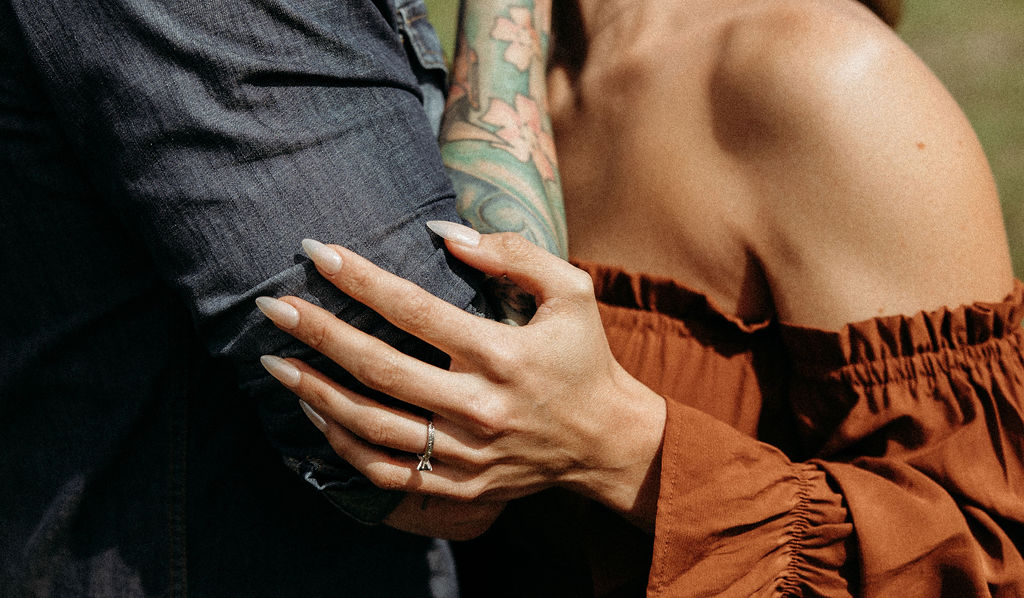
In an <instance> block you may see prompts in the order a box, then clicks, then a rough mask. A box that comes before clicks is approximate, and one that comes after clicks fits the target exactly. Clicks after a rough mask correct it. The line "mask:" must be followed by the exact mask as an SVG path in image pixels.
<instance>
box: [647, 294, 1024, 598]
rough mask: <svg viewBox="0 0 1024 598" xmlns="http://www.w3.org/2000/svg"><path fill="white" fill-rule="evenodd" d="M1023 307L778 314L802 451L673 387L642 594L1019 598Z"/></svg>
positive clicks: (1013, 302) (1013, 303)
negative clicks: (809, 323) (838, 315)
mask: <svg viewBox="0 0 1024 598" xmlns="http://www.w3.org/2000/svg"><path fill="white" fill-rule="evenodd" d="M1022 303H1024V285H1022V284H1021V283H1019V282H1018V283H1016V285H1015V287H1014V290H1013V292H1012V293H1011V294H1010V295H1009V296H1008V297H1007V299H1006V300H1004V301H1003V302H1000V303H992V304H980V303H979V304H974V305H972V306H966V307H960V308H955V309H953V308H948V309H947V308H944V309H940V310H936V311H932V312H927V313H919V314H917V315H914V316H894V317H883V318H876V319H872V320H868V321H865V322H861V323H856V324H851V325H848V326H846V327H845V328H844V329H843V330H841V331H839V332H826V331H821V330H812V329H806V328H798V327H792V326H782V327H781V335H782V338H783V339H784V340H785V347H786V350H787V352H788V354H789V355H788V357H789V358H790V359H789V360H787V361H789V362H790V363H791V364H792V372H790V374H789V375H788V376H786V378H785V379H786V382H785V384H786V385H787V388H786V390H785V396H786V397H788V402H789V405H790V407H791V409H792V411H793V414H794V416H795V420H796V422H797V426H796V428H797V430H798V435H799V437H800V438H799V441H800V445H801V446H802V447H803V449H804V453H805V455H806V456H808V457H809V458H807V459H801V460H794V459H791V458H790V457H789V456H787V455H786V454H785V453H783V452H782V451H781V450H779V449H777V448H775V447H774V446H772V445H770V444H767V443H765V442H760V441H758V440H754V439H752V438H751V437H750V436H749V435H746V434H743V433H741V432H739V431H737V430H736V429H735V428H733V427H732V426H730V425H728V424H726V423H723V422H721V421H720V420H719V419H717V418H715V417H712V416H710V415H707V414H705V413H702V412H701V411H700V410H697V409H694V408H693V407H690V406H687V405H684V404H683V403H682V402H678V401H674V400H672V399H669V400H668V420H667V424H666V432H665V442H664V452H663V457H662V474H661V492H660V497H659V502H658V514H657V521H656V531H655V545H654V557H653V564H652V568H651V573H650V578H649V585H648V595H649V596H672V597H677V596H846V595H856V596H899V597H901V598H909V597H912V596H927V597H934V596H951V597H952V596H956V597H965V596H990V595H991V596H1022V595H1024V560H1022V557H1021V551H1022V550H1024V357H1022V353H1021V345H1022V336H1024V330H1022V328H1021V326H1020V323H1021V319H1022V317H1024V305H1022Z"/></svg>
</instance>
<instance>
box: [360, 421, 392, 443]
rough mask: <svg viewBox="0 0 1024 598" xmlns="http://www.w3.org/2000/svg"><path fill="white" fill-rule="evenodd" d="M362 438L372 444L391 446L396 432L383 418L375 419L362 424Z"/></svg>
mask: <svg viewBox="0 0 1024 598" xmlns="http://www.w3.org/2000/svg"><path fill="white" fill-rule="evenodd" d="M359 432H360V436H362V437H363V439H364V440H366V441H367V442H370V443H372V444H376V445H380V446H391V443H392V441H393V440H394V430H393V428H392V427H391V426H390V425H388V422H387V421H385V419H384V418H383V417H380V416H378V417H374V418H372V419H367V420H363V421H362V422H361V423H360V430H359Z"/></svg>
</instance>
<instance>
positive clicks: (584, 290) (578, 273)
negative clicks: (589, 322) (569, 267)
mask: <svg viewBox="0 0 1024 598" xmlns="http://www.w3.org/2000/svg"><path fill="white" fill-rule="evenodd" d="M566 285H567V288H568V290H569V293H570V295H571V296H572V297H574V298H577V299H590V298H591V297H593V296H594V279H593V278H591V277H590V274H588V273H587V272H584V271H583V270H580V269H575V270H573V272H572V274H571V275H569V276H568V277H567V278H566Z"/></svg>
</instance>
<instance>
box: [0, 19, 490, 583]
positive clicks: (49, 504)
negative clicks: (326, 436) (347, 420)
mask: <svg viewBox="0 0 1024 598" xmlns="http://www.w3.org/2000/svg"><path fill="white" fill-rule="evenodd" d="M399 4H400V6H399V7H397V8H396V7H395V6H393V5H392V3H391V1H390V0H372V1H371V0H216V1H212V2H195V1H191V0H166V1H159V0H2V1H0V245H2V251H0V281H2V282H3V288H4V294H3V299H2V300H0V301H2V304H0V595H2V596H23V595H24V596H37V595H38V596H81V595H90V596H185V595H186V594H187V595H190V596H215V597H220V596H330V595H337V596H383V597H392V596H396V597H402V596H430V595H444V591H445V583H444V580H445V576H446V575H448V574H450V573H451V571H450V570H448V569H446V567H445V566H443V564H442V565H438V557H439V555H441V556H443V551H442V552H438V545H437V543H436V542H434V541H432V540H429V539H425V538H419V537H414V536H410V535H406V534H402V533H399V532H396V531H394V530H390V529H389V528H386V527H384V526H366V525H362V524H359V523H356V522H355V521H354V520H353V519H352V518H351V517H349V516H346V515H344V514H342V513H341V512H340V511H339V509H337V508H335V506H337V507H341V508H342V509H344V510H346V511H347V512H348V513H349V514H350V515H351V516H353V517H355V518H358V519H362V520H366V521H370V522H373V521H377V520H379V519H380V518H381V517H383V515H384V514H385V513H386V512H387V511H388V509H389V508H390V507H391V506H392V505H393V504H394V498H395V497H394V496H392V495H388V494H385V493H382V492H380V491H377V490H375V489H373V488H372V487H370V486H369V485H368V484H367V483H366V482H365V480H363V479H362V478H360V477H358V476H356V475H354V474H353V472H352V470H350V469H348V468H347V467H346V466H345V465H344V464H342V463H340V462H339V461H338V459H337V457H335V456H334V455H333V453H332V452H331V451H330V449H329V447H328V446H327V445H326V444H325V442H324V441H323V438H322V437H321V435H320V434H319V433H318V432H317V431H316V430H315V429H314V428H313V427H312V426H311V425H310V424H309V422H308V421H307V420H306V419H305V417H304V416H303V415H302V414H301V412H300V411H299V410H298V409H297V404H296V400H295V398H294V397H293V396H292V395H291V394H290V393H288V392H286V391H284V390H283V389H282V388H281V387H280V385H278V384H277V383H276V382H274V381H272V380H271V379H269V377H268V376H267V375H266V374H265V372H264V371H263V370H262V368H261V367H260V366H259V364H258V361H257V359H258V357H259V356H260V355H262V354H265V353H273V354H278V355H298V356H303V357H310V356H309V352H308V350H307V349H305V348H304V347H302V346H299V345H298V344H296V343H295V342H294V341H291V340H290V338H289V337H287V336H286V335H284V334H282V333H280V332H279V331H277V330H276V329H275V328H274V327H273V326H272V325H270V324H269V322H267V321H266V319H265V318H264V317H263V316H262V315H260V314H259V313H258V312H257V311H256V309H255V307H254V303H253V300H254V299H255V298H256V297H257V296H260V295H271V296H280V295H284V294H294V295H298V296H301V297H305V298H308V299H310V300H313V301H315V302H317V303H320V304H322V305H324V306H326V307H328V308H330V309H332V310H333V311H335V312H336V313H339V314H341V315H342V316H343V317H344V318H345V319H347V320H348V321H350V322H353V323H354V324H356V325H358V326H360V327H362V328H363V329H365V330H368V331H371V332H372V333H374V334H377V335H379V336H381V337H383V338H385V339H386V340H388V341H389V342H392V343H394V344H396V345H399V346H401V347H402V348H403V349H405V350H407V351H411V352H414V353H416V354H418V355H422V356H427V357H428V358H430V359H435V360H438V361H441V360H443V355H440V354H437V353H435V352H432V351H431V350H429V349H428V348H426V347H424V346H422V345H420V344H418V343H417V342H415V341H413V340H411V339H410V338H408V337H407V336H405V335H402V334H399V333H398V332H397V331H396V330H395V329H393V328H391V327H389V326H388V325H386V324H385V323H384V322H382V320H380V319H379V318H378V317H376V316H375V315H374V314H372V313H369V312H368V311H367V310H366V309H365V308H363V307H361V306H359V305H357V304H354V303H353V302H351V301H350V300H347V299H346V298H344V297H342V296H341V295H340V294H339V293H338V292H337V291H336V290H335V289H333V288H332V287H330V286H329V285H327V283H325V282H324V281H323V280H322V279H320V278H319V276H318V275H317V274H316V272H315V271H314V270H313V269H312V267H311V265H310V263H309V262H308V260H306V259H305V258H304V257H301V256H300V254H299V242H300V240H301V239H302V238H304V237H311V238H315V239H319V240H322V241H325V242H338V243H343V244H345V245H347V246H348V247H350V248H352V249H354V250H356V251H358V252H360V253H362V254H364V255H366V256H368V257H369V258H371V259H373V260H374V261H376V262H377V263H378V264H380V265H382V266H383V267H385V268H388V269H390V270H392V271H394V272H396V273H397V274H399V275H401V276H404V277H406V278H409V279H411V280H413V281H415V282H416V283H418V284H420V285H421V286H423V287H425V288H427V289H428V290H430V291H432V292H433V293H435V294H437V295H439V296H441V297H442V298H444V299H447V300H448V301H450V302H452V303H454V304H456V305H459V306H461V307H465V308H467V309H471V304H473V303H474V302H475V301H476V294H475V292H474V289H473V284H472V281H471V278H469V275H468V274H467V273H466V272H464V271H461V270H457V269H455V268H457V266H456V265H453V264H449V263H448V262H447V260H446V258H445V255H444V253H443V252H442V250H441V249H440V247H439V245H438V244H437V243H436V241H435V240H433V239H432V238H431V237H430V236H429V235H428V233H427V231H426V229H425V228H424V226H423V222H424V221H426V220H428V219H455V218H456V216H455V213H454V206H453V195H454V194H453V191H452V189H451V186H450V183H449V181H448V180H447V178H446V177H445V176H444V174H443V170H442V165H441V161H440V158H439V154H438V151H437V148H436V144H435V141H434V131H432V130H431V124H430V122H429V119H428V117H427V116H426V115H425V111H424V104H426V106H427V107H428V108H429V109H430V110H431V111H432V112H434V113H435V115H436V114H437V113H438V112H439V110H440V103H441V101H442V99H441V96H440V92H439V90H438V84H439V83H441V82H443V78H444V72H443V61H442V58H441V55H440V49H439V47H438V45H437V39H436V36H435V35H434V33H433V30H432V29H431V28H430V26H429V24H428V22H427V21H426V19H424V18H423V17H424V16H425V13H424V9H423V6H422V3H421V2H420V0H413V1H405V0H403V1H401V2H399ZM424 90H426V92H424ZM467 281H470V282H467ZM320 365H321V366H323V364H320ZM324 367H326V366H324ZM239 388H241V389H243V390H241V391H240V390H239ZM282 461H284V462H285V463H287V464H288V465H290V466H291V467H292V469H293V470H294V471H295V472H297V473H298V474H299V476H296V475H295V473H294V472H290V471H288V470H287V468H286V467H285V466H283V465H282ZM302 478H305V479H306V482H308V483H306V482H303V481H302ZM317 488H319V490H318V489H317ZM325 497H326V498H327V499H328V500H324V499H325ZM331 502H333V503H335V505H333V506H332V505H331V504H330V503H331ZM443 560H444V559H441V561H443ZM432 583H433V589H431V584H432Z"/></svg>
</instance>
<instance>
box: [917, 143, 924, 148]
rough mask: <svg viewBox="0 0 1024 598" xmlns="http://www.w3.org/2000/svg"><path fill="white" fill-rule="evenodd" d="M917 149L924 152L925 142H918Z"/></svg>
mask: <svg viewBox="0 0 1024 598" xmlns="http://www.w3.org/2000/svg"><path fill="white" fill-rule="evenodd" d="M917 149H919V150H923V149H924V142H923V141H918V142H917Z"/></svg>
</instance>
